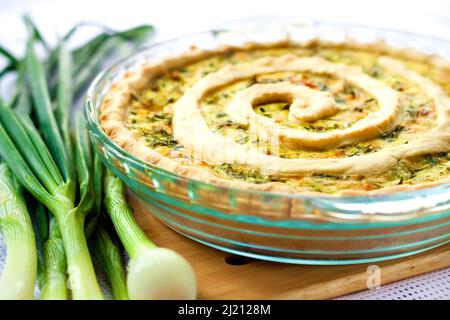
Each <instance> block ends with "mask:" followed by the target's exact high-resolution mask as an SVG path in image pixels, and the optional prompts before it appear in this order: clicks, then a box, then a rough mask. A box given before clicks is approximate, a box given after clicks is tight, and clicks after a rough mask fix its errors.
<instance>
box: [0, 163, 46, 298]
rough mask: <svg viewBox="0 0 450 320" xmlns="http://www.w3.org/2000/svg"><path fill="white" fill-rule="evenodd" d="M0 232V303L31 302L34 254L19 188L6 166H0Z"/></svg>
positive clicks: (33, 281)
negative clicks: (2, 252) (1, 253)
mask: <svg viewBox="0 0 450 320" xmlns="http://www.w3.org/2000/svg"><path fill="white" fill-rule="evenodd" d="M0 198H1V201H0V230H1V231H2V234H3V238H4V241H5V244H6V248H7V257H6V263H5V266H4V269H3V272H2V275H1V276H0V300H6V299H8V300H17V299H33V294H34V285H35V281H36V270H37V251H36V242H35V236H34V231H33V225H32V222H31V218H30V216H29V214H28V210H27V206H26V204H25V200H24V196H23V193H22V187H21V186H20V184H19V183H18V182H17V181H16V179H15V177H14V176H13V175H12V173H11V171H10V169H9V168H8V166H7V165H6V164H4V163H2V164H0Z"/></svg>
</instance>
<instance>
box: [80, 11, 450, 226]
mask: <svg viewBox="0 0 450 320" xmlns="http://www.w3.org/2000/svg"><path fill="white" fill-rule="evenodd" d="M253 18H258V16H256V17H253ZM263 18H267V16H264V17H263ZM270 18H277V19H283V18H286V19H296V20H295V21H296V22H299V23H300V22H303V23H305V27H316V26H330V27H337V28H345V30H347V29H351V28H359V29H363V30H367V31H376V32H379V34H380V38H382V35H383V33H386V32H389V33H395V34H400V35H404V36H412V37H415V38H422V39H427V40H432V41H436V42H439V43H442V44H445V45H450V40H448V39H444V38H439V37H436V36H432V35H425V34H420V33H415V32H410V31H405V30H398V29H394V28H381V27H372V26H364V25H358V24H351V23H340V22H332V21H331V22H329V21H320V20H315V19H305V18H297V17H289V16H287V17H280V16H271V17H269V19H270ZM245 22H247V19H242V20H241V19H236V20H231V21H229V22H228V23H238V24H239V23H245ZM225 26H226V23H225ZM219 27H220V26H218V27H216V28H212V29H209V30H204V31H199V32H195V33H190V34H187V35H183V36H180V37H175V38H171V39H168V40H164V41H160V42H156V43H153V44H150V45H147V46H144V47H142V48H140V49H139V50H136V51H135V52H134V53H133V54H131V55H129V56H127V57H126V58H124V59H120V60H119V61H117V62H115V63H113V64H111V65H110V66H109V67H108V68H106V69H105V70H103V71H102V72H100V73H99V74H98V75H97V76H96V77H95V79H94V80H93V81H92V83H91V84H90V85H89V88H88V90H87V93H86V95H85V98H84V117H85V121H86V125H87V128H88V130H89V131H90V132H89V133H90V135H95V136H96V137H98V138H99V140H100V143H102V144H104V145H106V146H107V147H108V148H109V150H110V152H113V153H114V154H115V155H119V156H120V158H121V159H124V160H126V161H127V162H128V164H130V165H131V166H132V167H134V168H136V169H138V170H139V171H141V172H147V171H150V172H152V171H154V172H157V173H158V174H163V175H165V176H168V177H171V178H173V179H178V180H181V181H184V182H186V183H196V184H200V185H204V186H208V187H211V188H217V190H227V191H231V192H241V193H246V194H251V195H259V196H263V197H264V196H265V197H281V198H285V199H300V200H308V199H311V200H312V199H314V200H316V201H317V200H324V201H331V202H335V201H336V202H338V201H343V202H347V201H348V202H350V203H358V204H361V203H368V202H370V203H376V202H390V201H399V200H408V199H411V200H412V199H417V198H418V197H420V198H424V197H425V198H426V197H427V196H432V195H437V194H441V193H443V194H447V195H449V196H450V184H448V183H447V184H440V185H437V186H433V187H429V188H424V189H419V190H412V191H401V192H393V193H389V194H375V195H356V196H349V195H344V196H335V195H328V194H323V195H319V194H314V195H311V194H309V195H308V194H302V193H295V192H292V193H289V192H269V191H262V190H251V189H245V188H238V187H228V186H221V185H217V184H213V183H208V182H204V181H201V180H197V179H193V178H188V177H184V176H182V175H178V174H175V173H173V172H171V171H168V170H165V169H162V168H159V167H157V166H155V165H152V164H150V163H148V162H146V161H144V160H142V159H139V158H137V157H135V156H134V155H132V154H131V153H129V152H128V151H126V150H124V149H122V148H121V147H119V146H118V145H117V144H116V143H115V142H114V141H113V140H112V139H111V138H110V137H109V136H108V135H107V134H106V133H105V132H104V131H103V130H102V129H101V125H100V123H99V121H98V118H97V117H95V115H94V112H93V111H94V108H95V106H94V103H93V101H94V99H95V98H94V96H95V95H96V91H97V87H98V86H99V84H100V83H101V81H102V80H103V79H105V78H107V77H108V76H109V75H111V73H113V71H114V70H115V69H116V68H119V67H120V66H121V65H124V64H125V63H126V62H128V61H132V60H133V59H135V58H137V57H138V56H140V55H142V54H143V53H145V52H147V51H150V50H152V49H155V48H157V47H161V46H164V45H166V44H168V43H171V42H175V41H177V40H181V39H187V38H192V37H195V36H200V35H206V34H211V33H212V32H215V31H216V30H218V29H219ZM219 30H220V29H219ZM231 31H236V30H231ZM349 39H351V38H349ZM345 214H350V215H351V214H352V212H347V213H345ZM358 214H359V215H361V214H364V213H362V212H359V211H358ZM381 215H385V216H389V217H395V216H396V215H399V216H402V215H403V214H402V212H395V213H387V214H381ZM261 217H263V216H261Z"/></svg>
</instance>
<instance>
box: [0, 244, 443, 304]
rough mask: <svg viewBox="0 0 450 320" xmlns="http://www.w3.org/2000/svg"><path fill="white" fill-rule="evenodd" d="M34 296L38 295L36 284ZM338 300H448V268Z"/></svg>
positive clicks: (0, 253) (0, 248) (102, 280)
mask: <svg viewBox="0 0 450 320" xmlns="http://www.w3.org/2000/svg"><path fill="white" fill-rule="evenodd" d="M5 258H6V247H5V245H4V243H3V239H2V236H1V235H0V274H1V271H2V270H3V265H4V263H5ZM98 269H99V268H98V267H97V266H96V270H97V277H98V281H99V284H100V287H101V289H102V291H103V293H104V296H105V298H106V299H112V296H111V291H110V289H109V287H108V281H107V279H106V277H105V274H104V273H103V272H101V271H100V270H98ZM35 296H36V297H38V296H39V291H38V288H37V286H36V291H35ZM236 298H239V297H236ZM337 299H338V300H365V299H371V300H450V268H447V269H443V270H439V271H434V272H430V273H427V274H424V275H420V276H417V277H413V278H409V279H406V280H402V281H398V282H395V283H391V284H387V285H384V286H381V288H379V289H373V290H366V291H362V292H359V293H355V294H351V295H347V296H344V297H340V298H337Z"/></svg>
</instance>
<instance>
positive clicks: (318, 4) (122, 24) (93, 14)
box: [0, 0, 450, 51]
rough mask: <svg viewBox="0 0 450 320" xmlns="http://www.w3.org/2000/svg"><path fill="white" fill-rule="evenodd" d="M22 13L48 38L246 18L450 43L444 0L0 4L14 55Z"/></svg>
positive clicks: (1, 37)
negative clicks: (388, 31) (303, 21)
mask: <svg viewBox="0 0 450 320" xmlns="http://www.w3.org/2000/svg"><path fill="white" fill-rule="evenodd" d="M23 13H30V14H31V15H32V16H33V17H34V19H35V20H36V22H37V23H38V25H39V26H40V27H41V29H42V30H43V31H44V33H45V34H46V35H47V36H50V37H52V38H53V39H56V35H57V34H63V33H64V32H65V31H66V30H67V29H69V28H70V27H71V26H73V25H74V24H75V23H77V22H79V21H97V22H100V23H103V24H106V25H108V26H110V27H113V28H119V29H120V28H127V27H130V26H133V25H136V24H141V23H152V24H154V25H155V26H157V27H158V33H157V36H156V39H155V40H162V39H167V38H172V37H175V36H180V35H183V34H186V33H191V32H193V31H200V30H204V29H208V28H211V27H213V26H215V25H217V24H220V23H221V22H224V21H227V20H230V19H235V18H245V17H247V16H250V15H288V16H299V17H306V18H313V19H319V20H328V21H336V22H353V23H357V24H365V25H370V26H383V27H390V28H396V29H403V30H410V31H415V32H419V33H425V34H431V35H435V36H439V37H444V38H448V39H450V1H449V0H426V1H423V0H421V1H417V0H372V1H370V0H369V1H368V0H334V1H333V0H209V1H208V0H158V1H155V0H147V1H144V0H120V1H119V0H76V1H68V0H59V1H58V0H0V43H2V44H5V43H6V44H8V46H9V47H10V48H13V50H15V51H16V50H20V48H21V44H22V41H23V40H24V38H25V30H24V27H23V25H22V23H21V20H20V15H21V14H23Z"/></svg>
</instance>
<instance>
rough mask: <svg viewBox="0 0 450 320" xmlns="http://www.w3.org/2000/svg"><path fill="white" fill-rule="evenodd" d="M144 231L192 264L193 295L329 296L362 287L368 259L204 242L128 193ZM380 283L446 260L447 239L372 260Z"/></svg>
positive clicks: (448, 261)
mask: <svg viewBox="0 0 450 320" xmlns="http://www.w3.org/2000/svg"><path fill="white" fill-rule="evenodd" d="M130 202H131V204H132V205H133V206H134V208H135V216H136V219H137V220H138V222H139V223H140V225H141V226H142V228H143V229H144V231H145V232H146V233H147V234H148V235H149V236H150V237H151V239H152V240H153V241H155V243H156V244H157V245H159V246H162V247H167V248H171V249H173V250H176V251H177V252H179V253H180V254H182V255H183V256H184V257H185V258H186V259H187V260H188V261H189V262H190V263H191V264H192V266H193V267H194V270H195V273H196V275H197V279H198V286H199V288H198V298H199V299H330V298H335V297H339V296H342V295H345V294H349V293H353V292H357V291H361V290H366V289H367V279H368V276H369V275H371V274H372V273H370V272H368V270H367V267H368V266H369V265H370V264H360V265H347V266H304V265H289V264H282V263H275V262H266V261H259V260H254V259H249V258H244V257H240V256H236V255H232V254H229V253H226V252H221V251H219V250H215V249H212V248H209V247H207V246H205V245H202V244H200V243H197V242H195V241H193V240H190V239H188V238H185V237H184V236H182V235H179V234H178V233H176V232H175V231H173V230H171V229H169V228H168V227H166V226H164V225H163V224H162V223H161V222H159V221H157V220H156V219H155V218H153V217H152V215H151V214H149V213H147V212H145V211H144V209H143V208H142V207H141V206H140V205H139V203H138V202H137V201H136V200H135V199H132V197H131V198H130ZM375 265H377V266H378V267H379V268H380V269H379V270H380V275H381V284H386V283H390V282H394V281H398V280H401V279H405V278H408V277H412V276H416V275H419V274H422V273H426V272H430V271H433V270H438V269H442V268H445V267H448V266H450V244H447V245H445V246H442V247H439V248H436V249H433V250H430V251H427V252H424V253H421V254H418V255H413V256H410V257H406V258H402V259H396V260H390V261H385V262H377V263H375Z"/></svg>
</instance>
